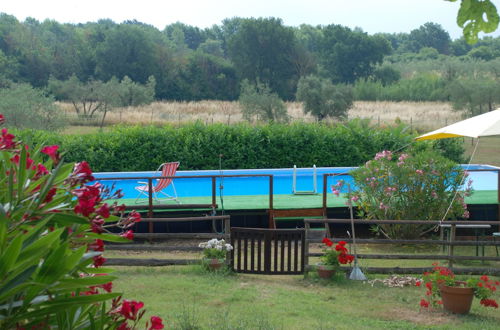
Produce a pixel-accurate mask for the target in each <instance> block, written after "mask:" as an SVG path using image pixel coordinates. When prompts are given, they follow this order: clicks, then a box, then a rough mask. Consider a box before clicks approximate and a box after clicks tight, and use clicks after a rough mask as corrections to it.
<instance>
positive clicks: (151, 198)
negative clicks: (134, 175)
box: [148, 178, 153, 233]
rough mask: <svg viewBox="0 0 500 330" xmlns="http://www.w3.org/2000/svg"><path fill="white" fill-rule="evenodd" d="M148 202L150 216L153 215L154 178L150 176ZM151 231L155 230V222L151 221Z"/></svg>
mask: <svg viewBox="0 0 500 330" xmlns="http://www.w3.org/2000/svg"><path fill="white" fill-rule="evenodd" d="M148 192H149V194H148V202H149V209H148V218H152V217H153V179H151V178H148ZM148 230H149V232H150V233H152V232H153V223H152V222H151V221H150V222H149V228H148Z"/></svg>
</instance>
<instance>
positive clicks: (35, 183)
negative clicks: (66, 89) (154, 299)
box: [0, 115, 163, 329]
mask: <svg viewBox="0 0 500 330" xmlns="http://www.w3.org/2000/svg"><path fill="white" fill-rule="evenodd" d="M0 121H3V116H2V115H0ZM58 149H59V148H58V146H45V147H39V148H35V149H31V148H30V147H29V146H28V145H26V144H23V143H20V142H18V141H17V140H16V139H15V136H14V135H12V134H10V133H9V132H8V131H7V130H6V129H3V130H2V135H1V137H0V154H1V160H0V173H2V174H1V176H0V178H1V179H0V283H2V287H1V288H0V328H1V329H13V328H18V329H51V328H54V329H56V328H57V329H115V328H117V327H120V329H135V328H136V325H137V322H138V321H139V320H140V318H141V317H142V316H143V315H144V311H140V309H141V308H142V307H143V305H144V304H143V303H141V302H137V301H134V300H126V299H124V300H121V299H120V294H119V293H113V292H112V289H113V286H112V280H113V279H114V278H115V277H113V276H109V275H108V274H107V273H109V272H111V271H112V270H110V269H103V268H102V267H101V266H102V265H103V263H104V262H105V258H103V257H102V255H101V254H102V251H104V241H113V242H126V241H129V240H130V239H132V238H133V232H132V231H131V230H130V229H129V228H130V226H132V225H133V224H134V223H135V222H137V221H139V220H140V216H139V215H138V214H137V213H135V212H132V213H131V214H130V215H129V216H128V217H120V216H118V215H119V214H120V213H121V212H123V210H124V206H123V205H118V204H116V203H114V204H113V205H111V206H110V205H108V204H106V203H105V202H104V200H105V199H106V198H117V197H119V195H120V194H119V192H115V193H112V192H109V191H104V190H102V189H101V185H100V184H99V183H94V184H92V185H90V184H88V183H89V182H90V181H93V180H94V178H93V176H92V172H91V170H90V167H89V166H88V164H87V163H86V162H80V163H77V164H64V163H63V162H62V161H61V159H60V155H59V152H58ZM44 159H45V161H44ZM110 227H116V228H118V229H119V231H120V233H119V234H112V233H110V232H109V229H110ZM161 322H162V321H161V319H160V318H158V317H155V316H154V317H152V318H151V327H150V329H162V328H163V325H162V324H161Z"/></svg>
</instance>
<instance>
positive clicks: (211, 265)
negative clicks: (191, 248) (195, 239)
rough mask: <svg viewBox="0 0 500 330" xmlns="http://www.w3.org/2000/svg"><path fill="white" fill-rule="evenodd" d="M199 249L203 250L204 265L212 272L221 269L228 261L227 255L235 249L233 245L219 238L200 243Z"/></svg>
mask: <svg viewBox="0 0 500 330" xmlns="http://www.w3.org/2000/svg"><path fill="white" fill-rule="evenodd" d="M199 247H201V248H203V260H202V261H203V264H204V265H206V267H207V268H208V269H210V270H217V269H220V268H221V267H222V266H223V265H224V263H225V261H226V255H227V253H228V252H229V251H231V250H232V249H233V247H232V246H231V244H228V243H226V241H225V240H223V239H221V240H218V239H217V238H213V239H211V240H209V241H208V242H203V243H200V244H199Z"/></svg>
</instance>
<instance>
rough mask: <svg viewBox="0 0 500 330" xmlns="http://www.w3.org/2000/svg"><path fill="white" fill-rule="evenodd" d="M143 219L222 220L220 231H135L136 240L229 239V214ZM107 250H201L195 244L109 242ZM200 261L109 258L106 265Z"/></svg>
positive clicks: (159, 220)
mask: <svg viewBox="0 0 500 330" xmlns="http://www.w3.org/2000/svg"><path fill="white" fill-rule="evenodd" d="M143 221H150V222H185V221H194V222H197V221H222V222H223V232H222V233H215V232H213V233H144V234H142V233H136V234H134V238H135V239H137V240H166V239H207V240H208V239H212V238H217V239H222V238H223V239H225V240H226V241H228V242H229V240H230V237H231V236H230V231H231V229H230V216H229V215H218V216H203V217H184V218H144V219H143ZM106 249H107V250H127V251H164V252H171V251H189V252H193V251H201V250H202V249H201V248H199V247H198V246H197V245H192V246H172V245H165V246H160V245H153V244H144V243H138V244H110V245H106ZM197 263H200V259H151V258H148V259H145V258H140V259H139V258H109V259H107V260H106V265H117V266H167V265H188V264H197Z"/></svg>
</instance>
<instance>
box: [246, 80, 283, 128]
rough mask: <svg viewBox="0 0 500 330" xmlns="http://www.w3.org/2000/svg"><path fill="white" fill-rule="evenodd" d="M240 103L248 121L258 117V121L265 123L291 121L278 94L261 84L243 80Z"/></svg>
mask: <svg viewBox="0 0 500 330" xmlns="http://www.w3.org/2000/svg"><path fill="white" fill-rule="evenodd" d="M238 101H239V103H240V106H241V111H242V112H243V117H244V118H245V119H246V120H252V118H253V117H257V120H264V121H275V122H288V121H289V117H288V114H287V109H286V106H285V103H284V102H283V101H282V100H281V99H280V98H279V96H278V94H276V93H273V92H271V89H270V88H269V86H267V85H265V84H263V83H261V82H257V83H256V84H252V83H250V82H249V81H248V80H243V81H242V83H241V92H240V98H239V100H238Z"/></svg>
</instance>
